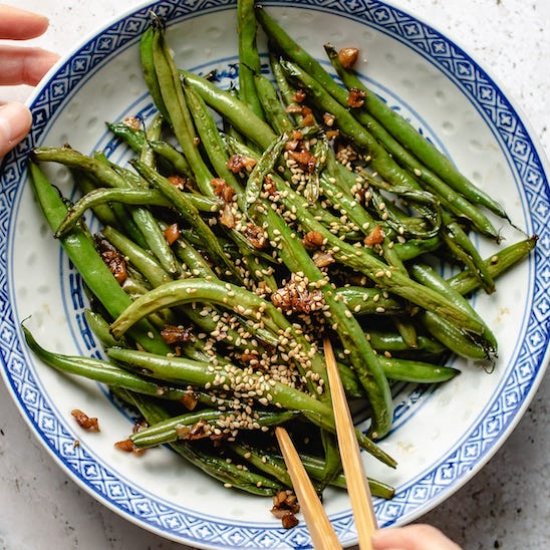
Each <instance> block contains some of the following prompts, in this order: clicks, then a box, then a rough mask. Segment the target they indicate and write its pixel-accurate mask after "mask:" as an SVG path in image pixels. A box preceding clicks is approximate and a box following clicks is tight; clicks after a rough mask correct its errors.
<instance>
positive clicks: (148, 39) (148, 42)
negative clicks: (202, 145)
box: [139, 18, 168, 120]
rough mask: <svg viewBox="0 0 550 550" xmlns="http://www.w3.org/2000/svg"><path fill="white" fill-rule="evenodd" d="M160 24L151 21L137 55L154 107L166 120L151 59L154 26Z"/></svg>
mask: <svg viewBox="0 0 550 550" xmlns="http://www.w3.org/2000/svg"><path fill="white" fill-rule="evenodd" d="M158 24H160V20H159V19H158V18H156V19H154V20H153V25H151V27H149V28H148V29H147V30H146V31H145V32H144V33H143V34H142V35H141V40H140V44H139V53H140V59H141V70H142V72H143V77H144V79H145V83H146V84H147V88H148V89H149V93H150V94H151V97H152V98H153V102H154V103H155V106H156V107H157V109H158V110H159V111H160V113H161V114H162V116H163V117H164V118H165V119H167V120H168V111H167V109H166V106H165V105H164V101H163V99H162V93H161V90H160V86H159V82H158V79H157V73H156V71H155V62H154V57H153V42H154V39H155V33H156V31H155V28H154V27H155V25H158Z"/></svg>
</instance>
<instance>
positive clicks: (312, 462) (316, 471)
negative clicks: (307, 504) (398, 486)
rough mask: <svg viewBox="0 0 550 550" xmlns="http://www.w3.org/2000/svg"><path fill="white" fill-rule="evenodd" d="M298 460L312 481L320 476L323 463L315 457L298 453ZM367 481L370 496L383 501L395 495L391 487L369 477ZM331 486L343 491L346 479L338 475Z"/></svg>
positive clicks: (342, 475)
mask: <svg viewBox="0 0 550 550" xmlns="http://www.w3.org/2000/svg"><path fill="white" fill-rule="evenodd" d="M300 460H301V461H302V464H303V465H304V468H305V470H306V472H307V473H308V474H309V475H310V476H311V477H313V479H318V476H319V475H320V474H321V471H322V468H323V461H322V460H320V459H319V458H317V457H313V456H309V455H304V454H303V453H300ZM368 481H369V488H370V491H371V494H372V496H375V497H379V498H384V499H391V498H393V495H394V493H395V489H394V488H393V487H390V486H389V485H387V484H386V483H382V482H380V481H378V480H376V479H372V478H370V477H369V478H368ZM331 485H334V486H336V487H340V488H342V489H345V488H346V478H345V476H344V474H340V475H339V476H338V477H336V478H335V479H334V480H333V482H332V483H331Z"/></svg>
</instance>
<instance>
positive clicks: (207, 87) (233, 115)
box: [181, 71, 276, 149]
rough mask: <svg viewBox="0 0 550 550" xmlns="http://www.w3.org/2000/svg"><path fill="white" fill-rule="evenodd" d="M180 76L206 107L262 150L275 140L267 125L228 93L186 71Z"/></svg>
mask: <svg viewBox="0 0 550 550" xmlns="http://www.w3.org/2000/svg"><path fill="white" fill-rule="evenodd" d="M181 74H182V75H183V76H184V78H185V82H186V83H187V84H189V85H190V86H191V87H192V88H193V89H194V90H195V91H196V92H197V93H198V94H199V95H200V96H201V97H202V98H203V99H204V101H205V102H206V103H207V105H209V106H210V107H212V109H214V110H215V111H217V112H218V113H223V116H224V117H225V118H227V120H229V122H230V123H231V125H232V126H234V127H235V128H236V129H237V130H238V131H239V132H240V133H241V134H243V135H244V136H246V137H247V138H248V139H250V140H252V141H253V142H254V143H256V144H257V145H259V146H260V147H261V148H262V149H265V148H266V147H269V144H270V143H271V142H272V141H273V140H274V139H275V138H276V136H275V134H274V133H273V131H272V130H271V128H270V127H269V125H268V124H266V123H265V122H264V121H263V120H262V119H261V118H258V117H257V116H256V115H255V114H254V113H253V112H252V111H251V110H250V109H249V108H248V107H247V106H246V105H245V104H244V103H242V102H241V101H239V100H238V99H236V98H235V97H233V96H232V95H231V94H230V93H229V92H225V91H223V90H220V89H218V88H217V87H216V86H215V85H214V84H212V83H211V82H208V80H206V79H204V78H202V77H200V76H197V75H194V74H193V73H190V72H188V71H181Z"/></svg>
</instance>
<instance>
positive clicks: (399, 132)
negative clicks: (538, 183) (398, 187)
mask: <svg viewBox="0 0 550 550" xmlns="http://www.w3.org/2000/svg"><path fill="white" fill-rule="evenodd" d="M325 50H326V52H327V54H328V57H329V59H330V61H331V63H332V65H333V66H334V68H335V69H336V71H337V72H338V75H339V76H340V78H341V79H342V80H343V82H344V84H345V85H346V86H347V87H348V89H351V88H355V89H358V90H362V91H363V92H365V110H366V111H368V112H369V113H370V114H371V115H372V117H374V118H372V117H371V116H369V115H368V114H367V113H366V112H365V111H363V110H362V111H358V112H357V114H356V117H357V118H358V120H360V121H361V123H362V124H364V125H365V126H367V127H368V128H369V130H371V131H372V132H373V135H375V137H377V139H378V140H379V141H381V142H382V143H383V144H384V145H385V146H386V148H387V149H388V151H390V152H391V153H392V155H393V156H394V157H395V158H396V159H398V160H399V162H401V163H402V164H404V165H406V166H407V167H408V168H409V169H411V170H419V171H420V172H422V173H421V174H420V175H419V178H421V179H426V178H429V179H434V178H436V177H437V176H439V178H441V179H442V180H443V181H444V182H446V183H447V184H448V185H449V186H450V187H452V188H453V189H454V190H455V191H457V192H458V193H460V194H462V195H464V196H465V197H466V198H467V199H468V200H469V201H471V202H472V203H474V204H480V205H482V206H485V207H486V208H488V209H489V210H491V211H492V212H493V213H494V214H496V215H497V216H500V217H502V218H506V219H508V216H507V215H506V212H505V211H504V209H503V208H502V206H501V205H500V204H499V203H498V202H496V201H495V200H494V199H492V198H491V197H490V196H489V195H487V193H485V192H484V191H482V190H481V189H479V188H478V187H476V186H475V185H474V184H473V183H472V182H471V181H469V180H468V179H467V178H466V177H465V176H464V175H462V174H461V173H460V172H459V171H458V170H457V169H456V167H455V166H454V164H453V163H452V162H451V161H450V160H449V159H448V158H447V157H446V156H445V155H443V154H442V153H441V152H440V151H439V150H438V149H437V148H436V147H435V146H434V145H433V144H431V143H430V142H429V141H428V140H427V139H426V138H424V137H423V136H422V135H421V134H419V133H418V131H417V130H416V129H415V128H414V127H413V126H412V125H411V124H410V123H409V122H408V121H407V120H405V119H404V118H403V117H402V116H400V115H399V114H398V113H396V112H395V111H394V110H393V109H392V108H391V107H389V106H388V105H387V104H386V103H385V102H384V101H382V100H381V99H379V98H378V96H377V95H376V94H375V93H374V92H372V91H371V90H369V89H368V88H367V87H366V86H365V85H364V83H363V81H362V80H361V79H360V78H359V77H358V76H357V74H356V73H354V72H352V71H350V70H346V69H345V68H344V67H342V65H341V63H340V62H339V60H338V53H337V52H336V50H335V49H334V48H333V47H332V46H330V45H325ZM338 90H339V91H338V92H336V87H331V89H330V90H329V92H330V93H331V94H333V93H336V94H337V96H336V95H335V96H334V97H336V99H338V101H340V102H341V103H342V102H343V105H345V104H346V100H347V94H346V92H345V91H344V90H343V89H342V88H340V87H338ZM408 151H411V152H412V154H413V155H415V156H416V157H417V158H418V159H420V161H421V162H422V163H424V165H425V166H426V167H427V169H426V168H424V167H423V166H422V165H421V164H420V162H418V161H417V160H416V158H415V157H413V156H412V155H411V154H410V153H409V152H408ZM436 174H437V176H436Z"/></svg>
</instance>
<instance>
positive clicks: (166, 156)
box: [107, 122, 193, 177]
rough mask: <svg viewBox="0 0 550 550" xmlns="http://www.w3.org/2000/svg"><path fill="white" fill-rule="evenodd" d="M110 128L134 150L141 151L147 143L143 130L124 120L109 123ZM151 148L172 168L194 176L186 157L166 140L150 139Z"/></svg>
mask: <svg viewBox="0 0 550 550" xmlns="http://www.w3.org/2000/svg"><path fill="white" fill-rule="evenodd" d="M107 127H108V128H109V130H110V131H111V132H112V133H113V134H114V135H115V136H117V137H118V138H120V139H122V140H123V141H124V142H125V143H126V144H127V145H129V146H130V148H131V149H132V150H133V151H136V152H137V153H139V152H140V151H141V150H142V148H143V146H144V145H145V141H146V135H145V132H144V131H143V130H136V129H134V128H132V127H131V126H129V125H128V124H126V123H124V122H116V123H110V122H108V123H107ZM149 146H150V147H151V149H152V150H153V151H154V152H155V153H156V154H157V155H159V157H161V158H162V159H163V160H164V161H166V162H167V163H168V164H169V165H170V166H171V168H172V169H175V170H176V171H178V172H180V173H181V174H184V175H185V176H187V177H193V172H192V171H191V167H190V166H189V163H188V162H187V160H185V157H184V156H183V155H182V154H181V153H180V152H179V151H178V150H176V149H175V148H174V147H172V145H170V144H169V143H166V142H165V141H159V140H153V141H149Z"/></svg>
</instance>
